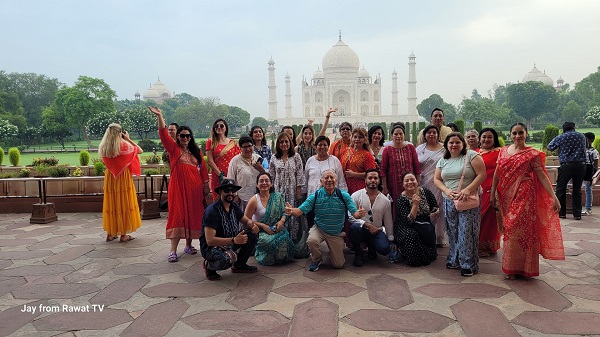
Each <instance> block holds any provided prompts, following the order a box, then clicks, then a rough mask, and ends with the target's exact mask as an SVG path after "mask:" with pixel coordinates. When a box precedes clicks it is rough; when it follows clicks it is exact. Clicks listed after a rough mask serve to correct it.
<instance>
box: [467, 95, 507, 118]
mask: <svg viewBox="0 0 600 337" xmlns="http://www.w3.org/2000/svg"><path fill="white" fill-rule="evenodd" d="M458 107H459V111H460V116H461V117H462V118H464V119H465V120H467V121H476V120H482V121H484V122H485V123H486V124H493V123H503V124H504V123H507V122H509V120H510V117H511V116H510V110H509V109H507V108H504V107H500V106H498V104H497V103H496V102H495V101H494V100H493V99H491V98H487V97H483V98H480V99H479V100H476V99H472V98H465V99H463V100H462V102H461V103H460V105H459V106H458Z"/></svg>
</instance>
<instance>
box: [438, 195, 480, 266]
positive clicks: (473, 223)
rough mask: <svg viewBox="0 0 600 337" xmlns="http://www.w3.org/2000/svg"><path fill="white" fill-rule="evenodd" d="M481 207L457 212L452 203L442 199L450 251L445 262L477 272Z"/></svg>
mask: <svg viewBox="0 0 600 337" xmlns="http://www.w3.org/2000/svg"><path fill="white" fill-rule="evenodd" d="M480 210H481V206H477V207H475V208H471V209H468V210H465V211H460V212H459V211H458V210H456V207H455V206H454V201H452V200H450V199H446V198H444V214H445V215H446V230H447V231H448V243H449V246H450V251H449V252H448V257H447V259H446V262H447V263H449V264H451V265H452V266H460V267H461V268H463V269H471V270H472V271H474V272H477V271H478V270H479V255H478V252H479V226H480V224H481V214H480Z"/></svg>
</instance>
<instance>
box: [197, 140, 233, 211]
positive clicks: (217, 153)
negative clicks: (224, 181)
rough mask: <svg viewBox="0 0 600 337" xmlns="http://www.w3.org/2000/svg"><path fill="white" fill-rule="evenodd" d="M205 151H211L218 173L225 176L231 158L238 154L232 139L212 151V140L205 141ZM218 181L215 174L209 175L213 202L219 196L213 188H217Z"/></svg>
mask: <svg viewBox="0 0 600 337" xmlns="http://www.w3.org/2000/svg"><path fill="white" fill-rule="evenodd" d="M206 151H213V161H214V162H215V165H217V167H218V168H219V171H221V172H223V174H225V175H227V170H228V169H229V162H230V161H231V159H232V158H233V157H235V156H236V155H238V154H240V152H241V151H240V147H239V146H237V144H236V142H235V141H234V140H233V139H232V140H230V141H229V143H228V144H219V145H217V147H216V148H215V149H214V150H212V139H208V140H207V141H206ZM219 184H220V181H219V176H218V175H216V174H214V173H213V174H211V175H210V190H211V191H212V197H213V201H214V200H217V199H218V198H219V195H218V194H217V193H216V192H215V188H217V187H219Z"/></svg>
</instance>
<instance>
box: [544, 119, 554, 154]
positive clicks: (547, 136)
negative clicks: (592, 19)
mask: <svg viewBox="0 0 600 337" xmlns="http://www.w3.org/2000/svg"><path fill="white" fill-rule="evenodd" d="M556 136H558V126H556V125H552V124H548V125H547V126H546V129H545V130H544V138H543V139H542V149H547V148H548V144H550V142H551V141H552V139H554V138H556Z"/></svg>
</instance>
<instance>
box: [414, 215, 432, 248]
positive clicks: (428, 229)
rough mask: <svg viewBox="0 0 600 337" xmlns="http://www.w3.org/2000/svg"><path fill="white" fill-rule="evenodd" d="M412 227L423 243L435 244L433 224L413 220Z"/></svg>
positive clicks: (427, 244)
mask: <svg viewBox="0 0 600 337" xmlns="http://www.w3.org/2000/svg"><path fill="white" fill-rule="evenodd" d="M413 228H414V229H415V230H416V231H417V233H419V238H420V239H421V242H422V243H423V244H424V245H426V246H431V247H433V246H435V242H436V239H435V226H434V225H433V224H432V223H431V222H422V221H415V222H413Z"/></svg>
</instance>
